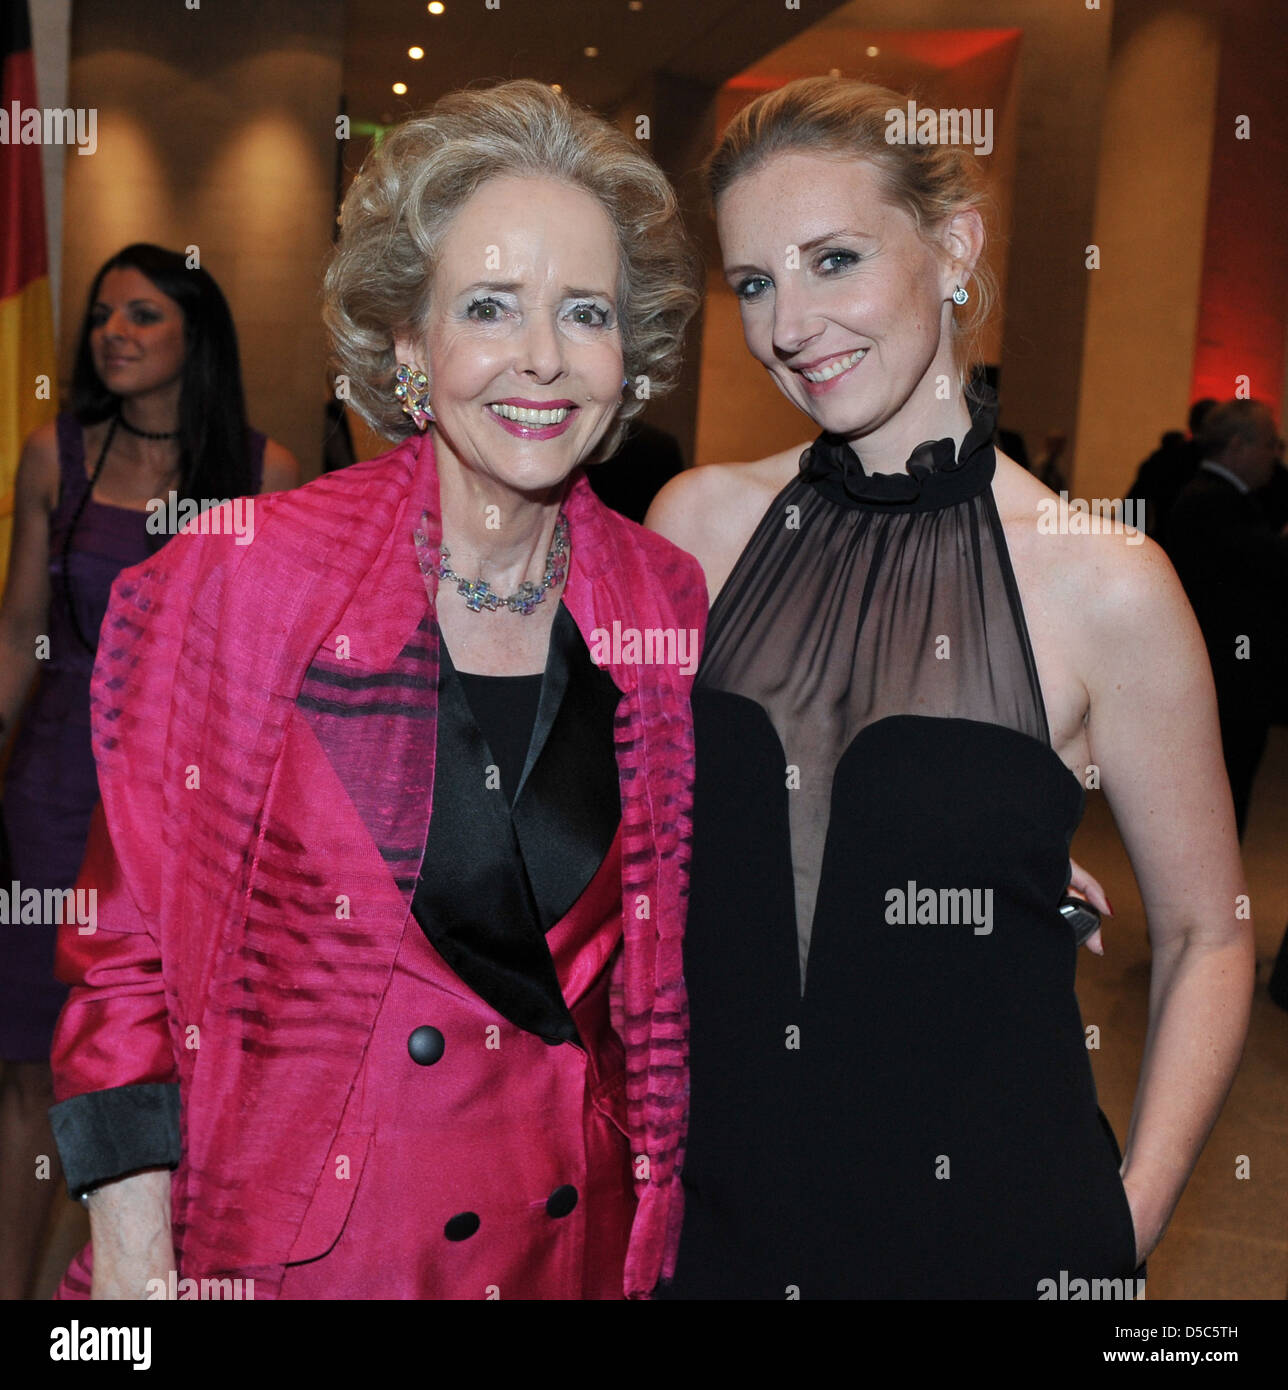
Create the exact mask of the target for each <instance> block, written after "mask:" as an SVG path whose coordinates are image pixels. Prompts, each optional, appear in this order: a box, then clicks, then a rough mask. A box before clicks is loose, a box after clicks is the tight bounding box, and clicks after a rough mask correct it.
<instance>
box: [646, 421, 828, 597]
mask: <svg viewBox="0 0 1288 1390" xmlns="http://www.w3.org/2000/svg"><path fill="white" fill-rule="evenodd" d="M806 447H807V446H806V445H805V444H800V445H795V446H793V447H792V448H790V449H784V450H783V451H782V452H781V453H777V454H771V455H770V456H769V457H768V458H763V459H757V460H756V461H755V462H753V463H710V464H704V465H703V466H702V467H700V468H690V469H687V470H686V471H685V472H683V473H681V474H679V475H678V476H677V477H675V478H672V479H671V481H670V482H669V483H667V485H666V486H665V487H664V488H663V489H662V490H661V492H659V493H658V495H657V496H656V497H655V498H654V499H653V505H652V506H651V507H650V508H649V513H648V516H647V517H645V519H644V524H645V525H646V526H647V527H649V529H650V530H653V531H657V532H659V533H660V534H661V535H663V536H665V537H666V538H667V540H669V541H671V542H673V543H674V544H675V545H678V546H679V547H680V549H681V550H687V551H688V552H689V554H690V555H693V556H694V557H696V559H697V561H698V563H699V564H700V565H701V566H702V570H703V573H704V574H705V575H706V578H707V591H708V593H709V594H710V596H711V597H712V598H714V597H715V595H716V594H717V593H718V592H719V590H720V587H721V586H722V585H723V584H724V581H725V580H726V579H727V578H728V577H729V573H730V571H731V570H732V569H733V567H734V565H735V563H736V562H737V559H738V556H739V555H741V554H742V551H743V548H744V547H745V546H746V544H747V542H748V540H749V539H750V538H751V533H752V532H753V531H754V530H755V529H756V526H757V524H758V523H759V521H760V519H761V517H762V516H764V514H765V510H766V508H767V507H768V506H769V504H770V503H771V502H772V501H773V500H774V498H775V497H776V496H777V495H778V494H779V493H780V492H781V491H782V490H783V488H784V487H785V486H786V485H787V483H788V482H789V481H790V480H791V478H792V476H793V475H794V474H795V472H796V470H797V467H798V466H799V460H800V456H801V453H802V452H803V450H804V449H805V448H806Z"/></svg>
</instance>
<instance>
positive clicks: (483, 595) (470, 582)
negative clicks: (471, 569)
mask: <svg viewBox="0 0 1288 1390" xmlns="http://www.w3.org/2000/svg"><path fill="white" fill-rule="evenodd" d="M456 592H457V593H458V594H460V595H461V596H462V597H463V598H464V599H465V606H466V608H468V609H469V610H470V611H471V612H472V613H478V612H480V611H481V610H482V609H484V608H486V609H487V610H488V612H489V613H495V612H496V609H497V604H498V602H499V600H498V598H497V596H496V595H495V594H494V593H493V592H492V589H491V586H490V585H489V584H488V582H487V580H485V579H462V580H460V581H459V582H458V583H457V585H456Z"/></svg>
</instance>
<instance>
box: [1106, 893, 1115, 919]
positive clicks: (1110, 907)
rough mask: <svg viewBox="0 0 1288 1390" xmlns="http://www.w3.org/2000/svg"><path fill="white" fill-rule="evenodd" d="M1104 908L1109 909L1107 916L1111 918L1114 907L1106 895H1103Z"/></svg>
mask: <svg viewBox="0 0 1288 1390" xmlns="http://www.w3.org/2000/svg"><path fill="white" fill-rule="evenodd" d="M1105 906H1106V907H1107V908H1108V909H1109V915H1110V916H1111V917H1112V916H1113V915H1114V905H1113V903H1111V902H1110V901H1109V894H1108V893H1106V894H1105Z"/></svg>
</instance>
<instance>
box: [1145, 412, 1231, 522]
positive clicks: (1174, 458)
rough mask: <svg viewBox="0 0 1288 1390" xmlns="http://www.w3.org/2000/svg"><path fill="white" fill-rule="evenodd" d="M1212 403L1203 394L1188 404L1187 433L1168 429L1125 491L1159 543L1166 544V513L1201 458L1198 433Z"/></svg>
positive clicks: (1201, 452) (1194, 471) (1195, 470)
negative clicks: (1139, 505)
mask: <svg viewBox="0 0 1288 1390" xmlns="http://www.w3.org/2000/svg"><path fill="white" fill-rule="evenodd" d="M1215 405H1216V402H1215V401H1214V400H1212V399H1211V397H1208V396H1205V397H1204V398H1203V399H1202V400H1201V401H1195V402H1194V404H1193V405H1192V406H1190V418H1189V427H1190V433H1189V436H1188V437H1187V436H1186V435H1184V434H1182V433H1181V431H1180V430H1168V431H1167V433H1166V434H1165V435H1164V436H1163V438H1162V440H1161V441H1160V442H1159V445H1158V448H1157V449H1155V450H1154V452H1153V453H1152V454H1150V456H1149V457H1148V458H1147V459H1146V460H1145V462H1144V463H1142V464H1141V466H1140V468H1139V470H1138V471H1137V473H1136V481H1135V482H1134V483H1133V484H1132V486H1131V491H1130V492H1129V493H1128V494H1127V500H1128V501H1132V502H1144V504H1145V530H1146V533H1147V534H1148V535H1149V536H1150V538H1151V539H1152V540H1156V541H1158V543H1159V544H1160V545H1166V544H1167V539H1166V535H1165V532H1166V529H1167V518H1168V514H1169V513H1170V512H1171V510H1172V508H1173V506H1175V504H1176V499H1177V498H1178V497H1179V496H1180V495H1181V491H1182V490H1183V489H1184V487H1185V485H1186V483H1188V482H1189V481H1190V479H1191V478H1193V477H1194V475H1195V473H1196V472H1197V471H1198V466H1199V464H1200V463H1201V462H1202V461H1203V451H1202V449H1201V447H1200V445H1199V436H1200V432H1201V430H1202V428H1203V422H1204V420H1206V419H1207V416H1208V413H1209V411H1211V409H1212V408H1213V406H1215Z"/></svg>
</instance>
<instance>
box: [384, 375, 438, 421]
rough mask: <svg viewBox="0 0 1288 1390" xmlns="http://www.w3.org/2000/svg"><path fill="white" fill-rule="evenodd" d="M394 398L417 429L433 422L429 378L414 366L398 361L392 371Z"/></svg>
mask: <svg viewBox="0 0 1288 1390" xmlns="http://www.w3.org/2000/svg"><path fill="white" fill-rule="evenodd" d="M394 381H395V382H396V383H397V384H396V385H395V386H394V398H395V399H396V400H397V401H398V403H399V404H400V405H401V406H402V408H403V413H404V414H405V415H409V416H411V422H412V424H413V425H415V426H416V428H417V429H418V430H423V429H424V428H425V426H426V425H432V424H433V423H434V412H433V411H432V410H431V409H430V406H429V378H428V377H427V376H426V375H425V373H424V372H422V371H420V370H419V368H416V367H408V366H407V365H406V364H405V363H403V362H399V364H398V370H397V371H396V372H395V373H394Z"/></svg>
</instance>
